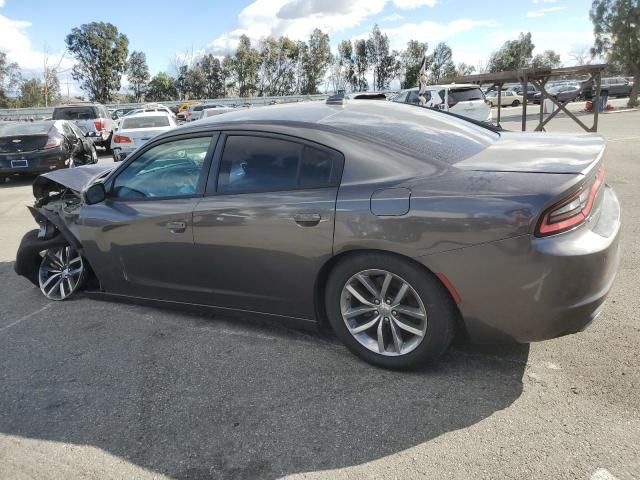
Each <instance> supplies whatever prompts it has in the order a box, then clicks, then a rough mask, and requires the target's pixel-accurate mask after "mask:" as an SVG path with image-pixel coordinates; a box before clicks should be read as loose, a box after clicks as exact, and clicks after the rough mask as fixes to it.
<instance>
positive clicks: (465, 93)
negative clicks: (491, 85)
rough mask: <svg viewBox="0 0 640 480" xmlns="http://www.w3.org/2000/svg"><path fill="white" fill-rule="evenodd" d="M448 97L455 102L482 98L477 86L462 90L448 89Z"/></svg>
mask: <svg viewBox="0 0 640 480" xmlns="http://www.w3.org/2000/svg"><path fill="white" fill-rule="evenodd" d="M449 97H450V98H453V100H455V101H456V102H469V101H471V100H484V97H483V95H482V90H480V89H479V88H466V89H464V90H457V89H456V90H453V89H450V90H449Z"/></svg>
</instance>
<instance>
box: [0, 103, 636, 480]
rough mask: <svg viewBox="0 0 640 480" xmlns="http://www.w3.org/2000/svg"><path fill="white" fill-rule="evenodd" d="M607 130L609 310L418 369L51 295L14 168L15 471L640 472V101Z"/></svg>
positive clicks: (1, 461) (255, 474)
mask: <svg viewBox="0 0 640 480" xmlns="http://www.w3.org/2000/svg"><path fill="white" fill-rule="evenodd" d="M503 126H504V127H505V128H507V129H514V130H517V129H518V127H519V119H517V118H514V119H513V120H512V119H505V121H504V122H503ZM549 130H551V131H572V132H576V133H579V132H581V131H580V130H579V127H578V126H577V125H575V124H574V123H572V122H571V121H570V120H568V119H566V118H561V119H558V120H557V121H553V122H551V123H550V124H549ZM600 130H601V133H602V134H603V135H604V136H605V137H606V138H607V139H608V142H609V143H608V149H607V152H606V154H605V164H606V171H607V182H608V183H609V184H611V185H612V186H613V187H614V188H615V190H616V192H617V193H618V195H619V197H620V200H621V203H622V208H623V223H624V226H623V229H624V231H623V254H622V262H621V265H620V270H619V273H618V278H617V280H616V283H615V285H614V288H613V290H612V292H611V294H610V297H609V300H608V303H607V305H606V307H605V309H604V312H603V313H602V315H601V316H600V317H599V318H598V319H597V321H596V322H595V323H594V324H593V325H592V326H591V327H590V328H589V329H587V330H586V331H585V332H583V333H580V334H577V335H572V336H567V337H563V338H559V339H556V340H552V341H546V342H542V343H536V344H532V345H530V346H527V345H516V346H465V345H460V346H456V347H455V348H452V349H451V350H450V351H449V352H448V353H447V354H446V355H445V356H444V357H443V359H442V360H441V362H439V363H438V364H437V365H434V366H431V367H428V368H425V369H423V370H421V371H417V372H410V373H401V372H390V371H385V370H380V369H377V368H374V367H371V366H369V365H367V364H365V363H363V362H361V361H359V360H358V359H357V358H355V357H354V356H353V355H351V354H350V353H349V352H348V351H347V350H346V349H345V348H344V347H342V346H341V345H340V344H339V343H338V342H337V341H335V340H334V339H332V338H331V337H327V336H322V335H319V334H315V333H313V332H304V331H298V330H292V329H288V328H285V327H282V326H280V325H278V324H276V323H272V322H262V321H255V320H253V321H251V320H248V319H247V320H245V319H226V318H221V317H217V316H213V315H196V314H185V313H180V312H176V311H171V310H163V309H160V308H153V307H143V306H132V305H126V304H120V303H110V302H104V301H98V300H94V299H90V298H87V297H84V296H81V297H79V298H77V299H74V300H71V301H66V302H62V303H55V302H54V303H52V302H49V301H47V300H46V299H45V298H44V297H43V296H42V295H41V294H40V292H39V290H38V289H36V288H35V287H33V286H32V285H31V284H30V283H29V282H28V281H27V280H25V279H23V278H21V277H18V276H16V275H15V273H14V272H13V260H14V258H15V252H16V249H17V246H18V243H19V241H20V238H21V236H22V235H23V234H24V233H25V232H26V231H28V230H30V229H32V228H34V226H35V223H34V221H33V219H32V218H31V216H30V215H29V213H28V211H27V209H26V208H25V207H26V206H27V205H29V204H30V203H31V202H32V200H33V199H32V196H31V191H30V180H18V181H11V182H8V183H6V184H4V185H2V186H0V282H1V285H2V289H0V478H2V479H4V478H11V479H22V478H25V479H26V478H47V479H51V478H59V479H67V478H114V479H115V478H163V477H165V476H166V477H169V478H183V479H187V478H190V479H191V478H193V479H210V478H223V479H254V478H266V479H273V478H280V477H287V478H314V479H315V478H318V479H320V478H323V479H324V478H326V479H329V478H330V479H336V478H337V479H342V478H349V479H361V478H385V479H388V478H407V479H409V478H410V479H419V478H425V479H426V478H430V479H431V478H460V479H463V478H464V479H467V478H487V479H489V478H513V479H522V478H554V479H564V478H577V479H590V478H593V479H596V478H605V479H611V478H618V479H633V478H639V477H640V455H639V454H638V452H639V451H640V402H639V401H638V398H640V368H639V363H640V362H639V360H640V355H639V351H640V347H639V345H640V320H639V319H638V314H637V312H638V311H640V282H639V281H638V276H639V274H640V268H639V267H640V248H639V247H638V241H637V237H638V234H639V233H640V231H639V230H640V215H639V213H638V212H640V112H637V111H636V112H625V113H619V114H607V115H603V116H602V117H601V118H600ZM101 161H107V162H108V161H111V160H110V158H109V157H106V156H105V157H103V158H102V160H101ZM254 274H256V275H259V274H260V273H259V272H255V273H254ZM271 280H272V279H265V281H271ZM487 281H491V279H490V278H489V279H487ZM576 281H579V279H576ZM514 315H517V312H514Z"/></svg>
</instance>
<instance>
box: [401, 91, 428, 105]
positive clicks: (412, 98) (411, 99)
mask: <svg viewBox="0 0 640 480" xmlns="http://www.w3.org/2000/svg"><path fill="white" fill-rule="evenodd" d="M419 97H420V94H419V93H418V90H411V91H410V92H409V95H407V103H411V104H414V105H418V104H419V103H420V98H419ZM424 98H425V100H426V101H427V102H428V101H429V100H431V92H430V91H428V90H427V91H426V92H424Z"/></svg>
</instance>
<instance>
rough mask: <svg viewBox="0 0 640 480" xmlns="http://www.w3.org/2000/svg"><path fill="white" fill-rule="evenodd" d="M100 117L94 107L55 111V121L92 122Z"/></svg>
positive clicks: (68, 108) (64, 108) (67, 108)
mask: <svg viewBox="0 0 640 480" xmlns="http://www.w3.org/2000/svg"><path fill="white" fill-rule="evenodd" d="M98 116H99V115H98V114H97V112H96V109H95V108H94V107H63V108H56V109H55V110H54V111H53V119H54V120H92V119H94V118H98Z"/></svg>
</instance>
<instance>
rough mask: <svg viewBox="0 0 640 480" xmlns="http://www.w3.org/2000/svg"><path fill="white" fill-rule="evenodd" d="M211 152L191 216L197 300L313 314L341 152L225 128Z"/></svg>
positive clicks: (329, 245) (329, 240)
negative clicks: (209, 170)
mask: <svg viewBox="0 0 640 480" xmlns="http://www.w3.org/2000/svg"><path fill="white" fill-rule="evenodd" d="M215 158H216V160H214V165H218V168H217V170H216V171H214V169H213V168H212V173H211V174H210V176H209V181H208V185H207V195H205V197H204V198H203V199H202V200H201V201H200V202H199V203H198V205H197V206H196V208H195V211H194V218H193V232H194V240H195V246H196V252H197V253H196V256H197V258H198V264H197V266H196V275H197V278H198V281H199V285H200V288H201V289H200V297H199V303H206V304H210V305H218V306H224V307H231V308H235V309H241V310H251V311H259V312H266V313H272V314H278V315H286V316H292V317H300V318H307V319H312V318H314V288H315V282H316V279H317V276H318V273H319V271H320V269H321V267H322V266H323V265H324V264H325V262H326V261H327V260H328V259H329V258H330V257H331V255H332V250H333V228H334V216H335V204H336V196H337V193H338V185H339V182H340V177H341V174H342V166H343V157H342V155H341V154H340V153H339V152H337V151H335V150H332V149H330V148H327V147H324V146H321V145H317V144H314V143H310V142H306V141H304V140H301V139H298V138H293V137H287V136H280V135H274V134H264V133H255V132H251V133H248V132H228V133H226V134H225V135H222V136H221V138H220V141H219V142H218V148H217V149H216V155H215ZM217 159H219V160H217Z"/></svg>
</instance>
